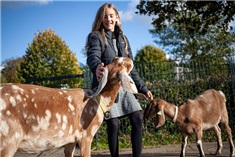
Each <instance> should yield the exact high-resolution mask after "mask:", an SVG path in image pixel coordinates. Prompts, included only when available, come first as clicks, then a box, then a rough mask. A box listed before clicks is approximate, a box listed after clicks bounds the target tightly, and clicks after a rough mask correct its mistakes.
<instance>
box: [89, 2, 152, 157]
mask: <svg viewBox="0 0 235 157" xmlns="http://www.w3.org/2000/svg"><path fill="white" fill-rule="evenodd" d="M86 48H87V64H88V66H89V68H90V70H91V71H92V73H93V75H94V77H93V82H92V88H95V87H97V86H98V80H99V79H100V78H102V77H103V74H104V73H103V71H104V67H105V66H106V65H107V64H110V63H111V62H112V60H113V59H114V57H116V56H123V57H129V58H131V59H132V60H133V57H132V52H131V48H130V44H129V42H128V40H127V38H126V36H125V35H124V33H123V31H122V28H121V21H120V17H119V14H118V11H117V9H116V7H115V6H114V5H113V4H109V3H105V4H103V5H102V6H101V7H100V8H99V9H98V11H97V14H96V17H95V20H94V23H93V26H92V32H91V33H90V34H89V36H88V40H87V44H86ZM130 75H131V77H132V79H133V80H134V82H135V84H136V86H137V89H138V92H140V93H143V94H145V95H146V96H147V97H148V98H150V99H151V100H152V99H153V96H152V93H151V92H150V91H149V90H148V89H147V87H146V86H145V84H144V82H143V81H142V80H141V78H140V77H139V75H138V73H137V71H136V69H135V68H133V70H132V71H131V73H130ZM141 110H142V108H141V106H140V104H139V102H138V100H137V99H136V98H135V96H134V95H133V94H130V93H127V92H126V91H124V90H123V89H122V88H121V89H120V90H119V94H118V96H117V98H116V100H115V103H114V105H113V107H112V108H111V110H110V118H109V119H107V120H106V123H107V132H108V143H109V149H110V154H111V156H112V157H118V156H119V149H118V119H119V118H121V117H124V116H128V118H129V120H130V124H131V126H132V130H131V142H132V152H133V157H140V156H141V151H142V122H143V115H142V112H141Z"/></svg>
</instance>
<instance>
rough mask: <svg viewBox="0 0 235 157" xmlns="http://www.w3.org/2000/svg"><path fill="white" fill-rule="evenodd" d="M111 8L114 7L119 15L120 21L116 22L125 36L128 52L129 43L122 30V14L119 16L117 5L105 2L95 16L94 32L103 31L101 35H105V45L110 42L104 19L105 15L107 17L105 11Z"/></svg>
mask: <svg viewBox="0 0 235 157" xmlns="http://www.w3.org/2000/svg"><path fill="white" fill-rule="evenodd" d="M107 8H109V9H113V10H114V11H115V13H116V15H117V16H118V19H119V20H118V21H117V23H116V25H117V27H118V28H119V31H120V32H121V33H122V34H123V38H124V42H125V44H126V47H125V51H126V53H127V54H128V53H129V52H128V49H127V48H128V43H127V40H126V38H125V36H124V33H123V31H122V27H121V21H120V16H119V13H118V11H117V9H116V7H115V6H114V5H113V4H110V3H105V4H103V5H102V6H101V7H100V8H99V9H98V11H97V13H96V17H95V20H94V22H93V25H92V32H94V31H99V32H100V33H101V35H102V36H103V39H104V43H105V45H107V44H108V42H107V38H106V36H105V28H104V26H103V21H104V17H105V11H106V9H107ZM114 31H115V30H114Z"/></svg>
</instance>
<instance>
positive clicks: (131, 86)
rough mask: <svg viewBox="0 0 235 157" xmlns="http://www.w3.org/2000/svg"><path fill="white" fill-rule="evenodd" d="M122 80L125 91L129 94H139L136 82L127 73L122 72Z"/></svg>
mask: <svg viewBox="0 0 235 157" xmlns="http://www.w3.org/2000/svg"><path fill="white" fill-rule="evenodd" d="M120 80H121V84H122V87H123V89H125V90H126V91H127V92H129V93H138V90H137V88H136V86H135V82H134V81H133V80H132V78H131V77H130V76H129V75H128V73H127V72H126V71H123V72H120Z"/></svg>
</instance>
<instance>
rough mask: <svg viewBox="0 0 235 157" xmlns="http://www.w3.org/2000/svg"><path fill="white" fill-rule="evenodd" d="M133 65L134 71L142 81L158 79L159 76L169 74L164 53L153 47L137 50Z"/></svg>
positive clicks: (147, 46) (148, 46)
mask: <svg viewBox="0 0 235 157" xmlns="http://www.w3.org/2000/svg"><path fill="white" fill-rule="evenodd" d="M135 63H136V64H135V66H136V69H137V70H138V72H139V74H140V76H141V78H144V81H148V80H155V79H159V77H160V75H161V76H163V75H162V74H166V73H169V72H170V71H169V68H168V63H167V57H166V53H165V52H164V51H163V50H162V49H160V48H157V47H155V46H153V45H146V46H144V47H143V48H142V49H140V50H138V52H137V54H136V56H135ZM170 70H172V68H170ZM159 72H161V73H159Z"/></svg>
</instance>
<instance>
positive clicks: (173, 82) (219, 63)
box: [85, 56, 235, 148]
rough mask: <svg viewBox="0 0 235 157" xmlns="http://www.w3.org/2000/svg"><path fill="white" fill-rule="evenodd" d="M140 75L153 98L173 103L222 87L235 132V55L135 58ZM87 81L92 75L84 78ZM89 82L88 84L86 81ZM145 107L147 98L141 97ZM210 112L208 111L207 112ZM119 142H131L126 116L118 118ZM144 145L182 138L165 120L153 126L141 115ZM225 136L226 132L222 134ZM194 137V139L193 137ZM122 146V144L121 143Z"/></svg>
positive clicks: (101, 133) (211, 137) (212, 137)
mask: <svg viewBox="0 0 235 157" xmlns="http://www.w3.org/2000/svg"><path fill="white" fill-rule="evenodd" d="M135 67H136V69H137V71H138V72H139V75H140V77H141V78H142V79H143V80H144V82H145V83H146V85H147V87H148V88H149V90H151V91H152V93H153V95H154V98H157V97H159V98H161V99H164V100H166V101H168V102H172V103H174V104H176V105H178V106H179V105H180V104H182V103H183V102H184V101H185V100H186V99H193V98H195V97H196V96H197V95H198V94H200V93H201V92H203V91H205V90H207V89H212V88H213V89H216V90H222V91H223V92H224V93H225V95H226V98H227V110H228V114H229V119H230V127H231V128H232V132H233V137H234V135H235V57H234V56H233V57H227V58H224V57H218V56H217V57H213V58H202V59H195V60H180V61H179V60H171V61H165V62H154V63H140V62H135ZM85 80H87V81H88V82H89V83H90V80H91V75H89V78H86V79H85ZM89 83H88V84H89ZM140 102H141V105H142V108H143V109H144V108H145V107H146V105H147V104H148V103H149V102H148V101H140ZM208 116H211V115H208ZM119 127H120V129H119V130H120V135H119V139H120V140H121V142H120V144H122V143H125V144H126V145H128V144H129V145H131V144H130V136H129V135H130V130H131V128H130V124H129V121H128V119H127V118H122V119H120V124H119ZM143 127H144V129H143V130H144V131H143V145H145V144H147V145H149V144H150V145H152V146H153V145H161V144H169V141H170V143H171V144H173V143H176V142H179V141H180V142H181V136H180V133H179V130H178V128H177V127H176V126H175V125H174V124H173V123H170V122H167V123H166V124H165V125H164V126H163V127H162V128H160V129H158V130H156V129H155V127H154V121H153V120H146V119H144V124H143ZM105 128H106V126H105V123H103V125H102V126H101V128H100V129H99V131H98V133H97V135H96V138H95V145H96V147H97V148H99V146H98V144H99V140H100V138H101V137H102V138H103V137H105V138H106V136H107V134H106V131H105ZM206 138H207V139H206V140H208V141H210V140H215V134H214V133H213V132H209V133H208V134H207V135H206ZM225 138H226V136H225ZM192 140H193V139H192ZM121 147H122V146H121Z"/></svg>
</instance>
